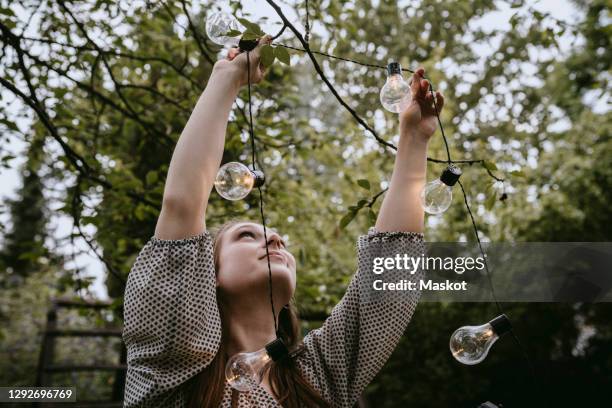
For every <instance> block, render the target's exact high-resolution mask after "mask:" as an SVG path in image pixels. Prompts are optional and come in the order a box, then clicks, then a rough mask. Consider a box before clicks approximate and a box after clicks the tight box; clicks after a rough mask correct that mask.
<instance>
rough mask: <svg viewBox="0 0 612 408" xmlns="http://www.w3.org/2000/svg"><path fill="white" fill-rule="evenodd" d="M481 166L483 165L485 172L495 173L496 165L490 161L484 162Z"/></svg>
mask: <svg viewBox="0 0 612 408" xmlns="http://www.w3.org/2000/svg"><path fill="white" fill-rule="evenodd" d="M482 164H483V165H484V166H485V168H486V169H487V170H489V171H495V170H497V165H496V164H495V163H493V162H492V161H490V160H485V161H484V162H483V163H482Z"/></svg>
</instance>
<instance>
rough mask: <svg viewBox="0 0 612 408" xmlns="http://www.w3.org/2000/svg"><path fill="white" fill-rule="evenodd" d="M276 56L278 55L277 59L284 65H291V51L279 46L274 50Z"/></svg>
mask: <svg viewBox="0 0 612 408" xmlns="http://www.w3.org/2000/svg"><path fill="white" fill-rule="evenodd" d="M274 55H276V58H278V60H279V61H280V62H282V63H283V64H285V65H289V64H290V61H291V58H290V57H289V51H287V49H286V48H285V47H280V46H277V47H276V48H274Z"/></svg>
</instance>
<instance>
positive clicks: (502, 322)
mask: <svg viewBox="0 0 612 408" xmlns="http://www.w3.org/2000/svg"><path fill="white" fill-rule="evenodd" d="M489 324H490V325H491V327H493V331H494V332H495V334H497V335H498V336H499V337H501V336H503V335H504V334H506V333H508V332H509V331H510V330H512V324H510V319H508V316H506V315H505V314H502V315H499V316H497V317H496V318H495V319H493V320H491V321H490V322H489Z"/></svg>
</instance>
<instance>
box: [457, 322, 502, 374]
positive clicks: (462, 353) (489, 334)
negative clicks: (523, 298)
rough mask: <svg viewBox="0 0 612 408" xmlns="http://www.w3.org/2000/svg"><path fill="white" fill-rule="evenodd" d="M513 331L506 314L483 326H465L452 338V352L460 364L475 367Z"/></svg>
mask: <svg viewBox="0 0 612 408" xmlns="http://www.w3.org/2000/svg"><path fill="white" fill-rule="evenodd" d="M510 330H512V325H511V324H510V320H509V319H508V317H507V316H506V315H505V314H502V315H500V316H497V317H496V318H495V319H493V320H491V321H490V322H489V323H485V324H483V325H481V326H463V327H460V328H458V329H457V330H455V332H454V333H453V335H452V336H451V338H450V350H451V353H452V354H453V357H455V358H456V359H457V361H459V362H460V363H463V364H467V365H474V364H478V363H480V362H481V361H482V360H484V359H485V357H486V356H487V354H489V350H490V349H491V346H493V343H495V342H496V341H497V339H499V338H500V337H501V336H503V335H504V334H506V333H508V332H509V331H510Z"/></svg>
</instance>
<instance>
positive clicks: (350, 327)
mask: <svg viewBox="0 0 612 408" xmlns="http://www.w3.org/2000/svg"><path fill="white" fill-rule="evenodd" d="M424 252H425V247H424V241H423V234H421V233H414V232H379V231H377V230H376V229H374V228H370V229H369V230H368V234H367V235H362V236H360V237H359V239H358V241H357V255H358V269H357V273H356V274H355V275H354V276H353V278H352V280H351V282H350V284H349V286H348V289H347V291H346V292H345V294H344V296H343V297H342V299H341V300H340V302H339V303H338V304H337V305H336V306H335V307H334V309H333V310H332V313H331V315H330V316H329V317H328V318H327V320H326V321H325V322H324V323H323V325H322V326H321V327H320V328H318V329H315V330H311V331H310V332H309V333H308V334H307V335H306V336H305V337H304V346H305V348H306V350H307V351H308V357H309V360H310V364H312V365H313V366H312V369H314V370H315V372H316V373H317V377H318V380H319V382H320V383H321V382H322V384H320V385H321V388H322V389H323V390H322V391H324V397H327V399H328V400H329V401H330V402H331V403H332V406H333V407H346V408H350V407H352V406H353V405H354V404H355V401H356V400H357V399H358V398H359V396H360V394H361V392H362V391H363V390H364V389H365V387H366V385H367V384H368V383H369V382H370V381H372V379H373V378H374V376H375V375H376V374H377V373H378V371H380V369H381V368H382V367H383V365H384V364H385V362H386V361H387V359H388V358H389V356H390V355H391V353H392V352H393V350H394V349H395V347H396V345H397V344H398V342H399V340H400V337H401V336H402V334H403V332H404V330H405V329H406V326H407V325H408V323H409V322H410V320H411V318H412V315H413V313H414V310H415V308H416V306H417V303H418V300H419V298H420V291H419V290H414V291H407V292H403V293H401V294H399V293H397V294H390V296H387V295H389V294H387V293H385V294H384V295H383V296H378V294H376V295H375V294H373V293H372V292H373V289H372V273H373V272H372V269H373V261H374V258H376V257H384V258H387V257H389V258H395V257H396V255H398V254H399V255H401V256H402V257H403V254H407V255H408V256H409V257H421V256H422V255H423V254H424ZM384 275H385V276H384V278H383V279H384V281H385V282H395V281H400V280H402V279H406V280H408V281H415V282H418V280H420V279H421V278H422V270H418V271H416V272H415V273H414V274H410V272H409V271H407V270H405V269H402V270H400V269H396V270H389V269H386V270H385V272H384ZM381 276H382V275H381ZM417 287H418V285H417ZM368 291H372V292H368ZM383 298H384V300H383ZM321 377H322V378H321Z"/></svg>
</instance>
